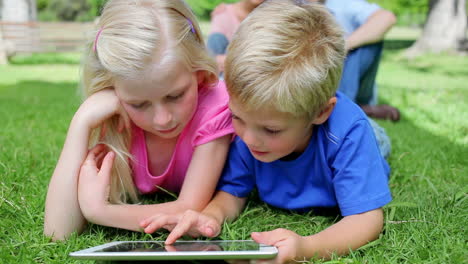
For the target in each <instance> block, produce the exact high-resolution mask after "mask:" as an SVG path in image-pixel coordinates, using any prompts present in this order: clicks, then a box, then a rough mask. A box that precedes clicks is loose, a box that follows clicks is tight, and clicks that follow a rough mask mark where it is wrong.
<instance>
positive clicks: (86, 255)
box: [70, 240, 278, 260]
mask: <svg viewBox="0 0 468 264" xmlns="http://www.w3.org/2000/svg"><path fill="white" fill-rule="evenodd" d="M277 254H278V250H277V249H276V247H274V246H267V245H263V244H258V243H256V242H255V241H253V240H193V241H176V242H175V243H174V244H172V245H165V244H164V241H116V242H111V243H107V244H103V245H100V246H96V247H91V248H88V249H84V250H80V251H76V252H72V253H70V256H71V257H73V258H78V259H94V260H200V259H205V260H212V259H272V258H274V257H275V256H276V255H277Z"/></svg>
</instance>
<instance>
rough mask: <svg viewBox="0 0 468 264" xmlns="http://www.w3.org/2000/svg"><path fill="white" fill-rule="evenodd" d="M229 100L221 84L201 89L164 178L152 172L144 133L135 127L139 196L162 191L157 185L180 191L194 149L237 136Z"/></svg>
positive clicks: (135, 181) (134, 167)
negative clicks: (233, 135)
mask: <svg viewBox="0 0 468 264" xmlns="http://www.w3.org/2000/svg"><path fill="white" fill-rule="evenodd" d="M228 100H229V97H228V94H227V90H226V86H225V84H224V82H222V81H219V82H218V84H217V85H216V86H214V87H212V88H200V90H199V96H198V107H197V110H196V111H195V114H194V116H193V117H192V120H191V121H190V122H189V123H188V124H187V126H186V127H185V128H184V130H183V131H182V132H181V134H180V135H179V138H178V139H177V143H176V147H175V148H174V153H173V154H172V158H171V160H170V162H169V164H168V166H167V168H166V171H165V172H164V173H163V174H162V175H151V173H150V172H149V169H148V152H147V149H146V140H145V133H144V131H143V130H142V129H141V128H138V127H135V128H134V130H133V139H132V147H131V153H132V155H133V159H134V160H133V162H132V169H133V180H134V183H135V185H136V187H137V189H138V190H139V191H140V193H142V194H146V193H152V192H155V191H157V190H158V189H159V188H157V187H156V186H160V187H162V188H164V189H166V190H170V191H172V192H179V191H180V188H181V187H182V183H183V182H184V179H185V174H186V173H187V169H188V167H189V164H190V161H191V160H192V155H193V151H194V150H195V147H197V146H199V145H202V144H205V143H207V142H210V141H212V140H215V139H217V138H220V137H222V136H225V135H228V134H232V133H234V129H233V127H232V124H231V112H230V111H229V108H228ZM161 151H164V150H161Z"/></svg>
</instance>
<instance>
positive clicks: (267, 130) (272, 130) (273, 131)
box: [264, 127, 281, 135]
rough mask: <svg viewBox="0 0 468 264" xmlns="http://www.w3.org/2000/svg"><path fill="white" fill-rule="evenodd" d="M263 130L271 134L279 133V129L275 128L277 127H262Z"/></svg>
mask: <svg viewBox="0 0 468 264" xmlns="http://www.w3.org/2000/svg"><path fill="white" fill-rule="evenodd" d="M264 130H265V132H267V133H268V134H272V135H276V134H279V133H281V130H277V129H271V128H266V127H265V128H264Z"/></svg>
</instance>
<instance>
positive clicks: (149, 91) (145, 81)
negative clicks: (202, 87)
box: [114, 63, 201, 139]
mask: <svg viewBox="0 0 468 264" xmlns="http://www.w3.org/2000/svg"><path fill="white" fill-rule="evenodd" d="M200 79H201V74H200V73H197V72H191V71H189V70H187V68H186V67H185V66H184V65H183V64H182V63H172V64H171V65H169V66H167V65H166V66H165V67H161V66H154V67H153V68H152V69H151V70H148V71H145V72H144V73H143V74H142V76H141V78H138V79H134V80H123V79H117V80H116V82H115V87H114V88H115V92H116V94H117V96H118V97H119V99H120V101H121V103H122V105H123V107H124V109H125V111H126V112H127V113H128V115H129V117H130V119H131V120H132V121H133V123H134V124H135V125H136V126H138V127H140V128H141V129H143V130H145V131H146V132H148V133H151V134H153V135H155V136H158V137H161V138H165V139H172V138H175V137H177V136H178V135H179V134H180V133H181V132H182V130H183V129H184V127H185V126H186V125H187V123H188V122H190V120H191V119H192V117H193V114H194V113H195V110H196V109H197V104H198V84H199V80H200Z"/></svg>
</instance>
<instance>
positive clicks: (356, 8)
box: [349, 1, 380, 27]
mask: <svg viewBox="0 0 468 264" xmlns="http://www.w3.org/2000/svg"><path fill="white" fill-rule="evenodd" d="M349 7H350V8H351V10H350V12H351V13H352V21H353V24H354V25H356V26H357V27H360V26H362V24H364V23H366V21H367V19H369V17H370V16H371V15H372V14H373V13H374V12H376V11H377V10H379V9H380V6H379V5H377V4H375V3H369V2H367V1H352V4H350V5H349Z"/></svg>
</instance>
